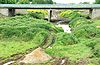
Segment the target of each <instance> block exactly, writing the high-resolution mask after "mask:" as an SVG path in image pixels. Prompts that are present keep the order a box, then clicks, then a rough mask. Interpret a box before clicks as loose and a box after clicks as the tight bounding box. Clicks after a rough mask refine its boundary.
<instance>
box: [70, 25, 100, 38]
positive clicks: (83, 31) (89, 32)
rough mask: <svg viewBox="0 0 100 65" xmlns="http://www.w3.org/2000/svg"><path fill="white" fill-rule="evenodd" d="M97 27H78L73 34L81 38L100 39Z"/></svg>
mask: <svg viewBox="0 0 100 65" xmlns="http://www.w3.org/2000/svg"><path fill="white" fill-rule="evenodd" d="M98 32H99V30H97V28H96V26H93V25H89V24H85V25H82V26H79V27H76V28H75V29H74V30H73V31H72V33H73V34H75V36H76V37H79V38H93V37H98V35H99V34H100V33H98Z"/></svg>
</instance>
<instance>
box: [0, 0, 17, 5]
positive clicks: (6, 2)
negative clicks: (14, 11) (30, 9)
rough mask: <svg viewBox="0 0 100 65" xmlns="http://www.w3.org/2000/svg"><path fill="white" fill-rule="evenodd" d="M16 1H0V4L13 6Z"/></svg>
mask: <svg viewBox="0 0 100 65" xmlns="http://www.w3.org/2000/svg"><path fill="white" fill-rule="evenodd" d="M16 2H17V0H0V4H15V3H16Z"/></svg>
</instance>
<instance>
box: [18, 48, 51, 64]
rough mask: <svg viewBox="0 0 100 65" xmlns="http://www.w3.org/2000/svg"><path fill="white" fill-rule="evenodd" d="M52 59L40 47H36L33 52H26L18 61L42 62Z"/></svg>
mask: <svg viewBox="0 0 100 65" xmlns="http://www.w3.org/2000/svg"><path fill="white" fill-rule="evenodd" d="M50 59H52V57H51V56H49V55H48V54H46V53H45V52H44V50H43V49H42V48H40V47H39V48H37V49H35V50H34V51H33V52H31V53H29V54H27V55H26V56H25V58H24V59H23V60H22V61H20V62H21V63H32V64H34V63H44V62H46V61H48V60H50Z"/></svg>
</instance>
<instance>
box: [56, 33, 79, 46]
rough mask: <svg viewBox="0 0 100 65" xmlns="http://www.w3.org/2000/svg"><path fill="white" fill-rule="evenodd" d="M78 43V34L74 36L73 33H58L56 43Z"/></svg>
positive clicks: (65, 44)
mask: <svg viewBox="0 0 100 65" xmlns="http://www.w3.org/2000/svg"><path fill="white" fill-rule="evenodd" d="M77 43H78V39H77V38H76V36H74V35H73V34H70V33H64V32H62V33H58V34H57V37H56V42H55V44H54V45H56V44H57V45H64V46H67V45H73V44H77Z"/></svg>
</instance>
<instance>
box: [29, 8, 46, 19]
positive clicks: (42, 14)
mask: <svg viewBox="0 0 100 65" xmlns="http://www.w3.org/2000/svg"><path fill="white" fill-rule="evenodd" d="M27 11H28V12H29V15H30V16H32V17H34V18H37V19H44V18H45V16H46V15H47V14H48V12H47V11H46V10H27Z"/></svg>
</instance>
